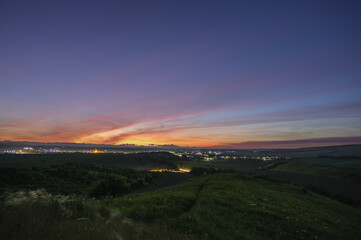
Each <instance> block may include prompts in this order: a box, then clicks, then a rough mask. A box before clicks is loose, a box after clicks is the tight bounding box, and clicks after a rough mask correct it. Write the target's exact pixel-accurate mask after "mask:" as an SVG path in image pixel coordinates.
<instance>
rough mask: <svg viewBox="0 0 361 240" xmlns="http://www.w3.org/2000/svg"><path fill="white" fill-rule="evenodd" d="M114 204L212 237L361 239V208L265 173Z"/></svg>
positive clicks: (211, 179)
mask: <svg viewBox="0 0 361 240" xmlns="http://www.w3.org/2000/svg"><path fill="white" fill-rule="evenodd" d="M112 206H114V207H116V208H118V209H119V210H120V211H121V212H123V213H125V214H126V215H127V216H129V217H131V218H134V219H137V220H141V221H145V222H152V221H155V220H158V221H161V222H163V223H164V224H166V225H167V226H168V227H170V228H171V229H173V230H175V231H180V232H185V233H189V234H193V235H195V236H198V237H199V238H207V239H225V240H226V239H357V238H358V237H359V236H360V235H361V230H360V226H361V212H360V210H359V209H356V208H352V207H350V206H347V205H344V204H341V203H339V202H337V201H334V200H331V199H328V198H325V197H322V196H320V195H317V194H314V193H312V192H309V191H307V190H306V191H305V190H304V189H303V188H301V187H297V186H293V185H289V184H285V183H281V182H278V181H270V180H269V179H267V178H264V177H257V176H254V177H251V176H245V175H239V174H216V175H213V176H208V177H200V178H194V179H191V180H189V181H188V182H186V183H184V184H180V185H177V186H174V187H170V188H166V189H163V190H160V191H154V192H148V193H142V194H133V195H127V196H125V197H123V198H121V199H118V200H114V201H113V202H112Z"/></svg>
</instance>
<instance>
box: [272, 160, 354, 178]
mask: <svg viewBox="0 0 361 240" xmlns="http://www.w3.org/2000/svg"><path fill="white" fill-rule="evenodd" d="M272 170H275V171H285V172H294V173H302V174H308V175H313V176H320V177H327V178H334V179H338V180H343V181H350V182H361V170H360V169H357V168H344V167H334V166H326V165H316V164H308V163H301V162H290V163H282V164H279V165H277V166H276V167H274V168H272Z"/></svg>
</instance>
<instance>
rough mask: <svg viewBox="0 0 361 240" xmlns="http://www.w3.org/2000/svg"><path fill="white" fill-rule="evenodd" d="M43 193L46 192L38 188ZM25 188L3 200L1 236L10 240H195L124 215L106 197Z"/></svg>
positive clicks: (0, 211)
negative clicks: (111, 206)
mask: <svg viewBox="0 0 361 240" xmlns="http://www.w3.org/2000/svg"><path fill="white" fill-rule="evenodd" d="M38 192H40V193H43V194H45V193H44V191H38ZM33 193H34V192H33V191H32V192H29V193H26V192H25V191H22V192H20V193H17V194H15V195H14V194H13V195H12V196H10V197H7V198H6V200H5V201H2V202H0V239H7V240H11V239H13V240H24V239H27V240H48V239H54V240H111V239H118V240H119V239H126V240H133V239H134V240H135V239H140V240H142V239H149V240H158V239H159V240H166V239H174V240H186V239H194V238H192V237H187V236H186V235H185V234H182V233H176V232H173V231H170V230H168V229H167V228H166V227H165V226H164V225H160V224H158V223H153V224H151V225H149V226H147V225H144V224H142V223H137V222H134V221H132V220H131V219H129V218H126V217H124V216H123V215H122V214H121V213H119V212H118V211H113V210H112V209H111V208H109V206H108V204H107V202H108V201H107V200H101V201H97V200H90V199H81V198H78V197H72V198H70V199H69V198H66V197H60V196H57V197H52V196H49V195H47V194H45V196H37V197H36V199H34V198H31V197H29V196H31V195H32V194H33Z"/></svg>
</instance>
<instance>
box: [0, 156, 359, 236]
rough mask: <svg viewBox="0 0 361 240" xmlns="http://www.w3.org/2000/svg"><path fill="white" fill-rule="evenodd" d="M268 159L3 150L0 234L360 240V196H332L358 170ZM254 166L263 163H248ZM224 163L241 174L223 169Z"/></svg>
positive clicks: (352, 183)
mask: <svg viewBox="0 0 361 240" xmlns="http://www.w3.org/2000/svg"><path fill="white" fill-rule="evenodd" d="M2 157H4V156H2ZM132 157H134V161H132V159H131V158H132ZM275 163H276V164H271V165H272V167H269V166H271V165H270V163H268V162H266V163H264V162H263V161H254V160H252V159H245V160H244V159H243V160H242V159H234V160H230V161H227V160H222V161H219V162H218V163H217V164H214V165H212V163H211V162H200V161H189V160H186V159H180V158H178V157H174V155H171V154H168V153H150V154H147V153H141V154H129V155H121V154H109V155H108V154H105V155H84V154H74V155H70V154H69V155H67V154H64V155H61V154H59V155H38V156H35V155H32V156H30V157H27V156H20V157H19V156H10V157H9V156H5V157H4V158H2V159H0V239H16V240H17V239H19V240H20V239H40V240H41V239H58V240H68V239H69V240H70V239H72V240H73V239H79V240H83V239H84V240H85V239H94V240H95V239H118V240H119V239H124V240H128V239H180V240H181V239H222V240H223V239H225V240H227V239H358V238H359V236H360V235H361V230H359V229H360V226H361V210H360V207H359V206H360V205H359V201H355V200H352V201H351V199H349V198H348V197H347V196H345V195H340V196H339V195H337V196H335V195H332V194H330V192H332V191H333V190H335V189H336V190H337V188H340V189H341V190H344V189H346V188H349V190H350V191H351V192H352V191H353V189H356V191H354V192H357V189H359V188H357V187H358V186H359V185H358V184H359V183H360V172H359V170H358V169H349V168H342V167H334V166H325V165H315V164H308V163H306V162H304V161H298V162H295V161H289V162H286V163H285V162H275ZM180 164H188V166H191V167H192V172H191V174H182V173H167V172H165V173H150V172H146V171H142V169H144V168H142V167H140V166H143V167H144V166H147V168H148V167H150V166H152V167H154V168H176V167H177V166H180ZM260 164H263V165H264V164H266V166H267V167H265V168H262V169H263V170H258V171H257V170H255V169H256V168H257V167H258V166H260ZM232 166H233V170H237V171H240V172H244V171H246V172H247V171H248V172H249V173H235V172H232V171H231V170H226V169H232ZM128 167H129V168H132V169H129V168H128ZM204 167H205V168H204ZM219 168H221V169H219ZM139 169H140V170H139ZM222 169H223V170H222ZM250 172H252V173H250ZM255 172H256V173H255ZM257 173H258V174H259V173H262V174H271V173H273V174H275V176H278V177H285V176H286V177H288V178H289V179H290V180H300V181H299V182H295V183H297V184H300V185H306V184H305V180H307V181H308V180H311V183H314V182H315V181H317V182H318V183H319V185H318V186H321V187H322V188H321V189H314V188H309V187H308V188H306V187H303V186H295V185H292V184H287V183H286V182H283V181H280V180H277V179H274V178H270V177H266V176H263V175H257ZM271 176H273V175H271ZM286 180H287V179H286ZM321 180H322V181H321ZM290 182H292V181H290ZM330 183H332V184H330ZM322 184H325V185H322ZM337 184H339V186H338V187H337ZM345 184H347V185H345ZM311 186H314V185H311ZM327 188H330V192H327V191H325V189H326V190H327ZM310 189H312V191H310ZM316 192H318V193H321V194H322V195H319V194H317V193H316ZM341 193H342V192H341ZM356 195H357V194H356ZM329 197H332V198H334V199H337V200H338V201H335V200H332V199H331V198H329ZM356 197H357V196H356ZM344 203H347V204H348V205H347V204H344ZM351 205H352V206H354V207H352V206H351Z"/></svg>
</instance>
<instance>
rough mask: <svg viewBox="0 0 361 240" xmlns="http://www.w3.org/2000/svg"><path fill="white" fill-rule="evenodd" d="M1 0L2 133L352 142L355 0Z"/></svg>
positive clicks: (359, 123)
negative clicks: (103, 0) (14, 0)
mask: <svg viewBox="0 0 361 240" xmlns="http://www.w3.org/2000/svg"><path fill="white" fill-rule="evenodd" d="M261 3H262V4H261ZM0 6H1V10H0V12H1V13H0V16H1V17H0V18H1V21H0V30H1V33H2V34H1V35H2V37H1V38H0V83H1V88H0V141H4V140H11V141H34V142H74V143H94V144H136V145H148V144H158V145H167V144H174V145H178V146H183V147H194V146H196V147H214V148H292V147H312V146H329V145H339V144H361V45H360V42H361V31H360V23H361V15H360V14H359V13H360V12H361V4H360V2H358V1H297V2H296V1H275V2H273V1H229V2H227V4H225V3H223V2H221V1H174V2H173V1H154V2H153V1H141V2H137V3H135V2H132V1H131V2H128V3H125V2H123V1H119V2H118V1H109V2H107V3H106V4H104V2H102V1H75V2H74V1H59V2H56V3H55V2H48V1H20V2H16V3H15V2H12V1H7V2H3V3H1V5H0Z"/></svg>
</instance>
